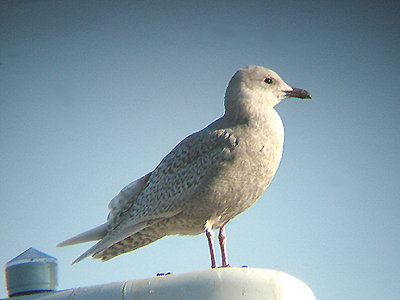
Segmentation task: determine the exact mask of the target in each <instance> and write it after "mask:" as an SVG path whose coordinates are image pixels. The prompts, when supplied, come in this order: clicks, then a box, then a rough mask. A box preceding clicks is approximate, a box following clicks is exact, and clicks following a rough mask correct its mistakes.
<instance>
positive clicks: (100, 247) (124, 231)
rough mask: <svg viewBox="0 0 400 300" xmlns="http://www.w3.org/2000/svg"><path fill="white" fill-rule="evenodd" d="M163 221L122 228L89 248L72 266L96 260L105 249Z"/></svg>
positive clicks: (145, 222)
mask: <svg viewBox="0 0 400 300" xmlns="http://www.w3.org/2000/svg"><path fill="white" fill-rule="evenodd" d="M160 220H161V219H154V220H150V221H144V222H140V223H138V224H133V225H132V224H129V225H126V226H125V227H123V228H120V229H118V230H116V231H114V232H113V234H111V235H108V236H106V237H105V238H104V239H102V240H101V241H99V242H98V243H97V244H95V245H93V246H92V247H91V248H89V249H88V250H87V251H86V252H85V253H83V254H82V255H81V256H79V257H78V258H77V259H75V260H74V261H73V262H72V264H76V263H78V262H80V261H81V260H83V259H85V258H86V257H89V256H93V257H94V258H96V254H98V253H101V252H102V251H104V250H105V249H107V248H109V247H111V246H112V245H114V244H116V243H118V242H120V241H122V240H123V239H125V238H127V237H128V236H130V235H133V234H135V233H137V232H139V231H141V230H142V229H144V228H146V227H149V226H150V225H152V224H154V223H156V222H160Z"/></svg>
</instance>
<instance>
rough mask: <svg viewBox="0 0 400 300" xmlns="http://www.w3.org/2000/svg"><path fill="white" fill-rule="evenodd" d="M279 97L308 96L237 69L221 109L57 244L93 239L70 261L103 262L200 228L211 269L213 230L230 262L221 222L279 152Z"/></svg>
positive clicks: (265, 72) (244, 200) (261, 183)
mask: <svg viewBox="0 0 400 300" xmlns="http://www.w3.org/2000/svg"><path fill="white" fill-rule="evenodd" d="M285 98H300V99H311V96H310V94H309V93H308V92H307V91H305V90H303V89H298V88H294V87H290V86H289V85H287V84H286V83H285V82H284V81H283V80H282V79H281V78H280V77H279V75H278V74H277V73H275V72H274V71H272V70H270V69H267V68H264V67H261V66H248V67H245V68H242V69H239V70H238V71H237V72H236V73H235V74H234V76H233V77H232V78H231V80H230V82H229V84H228V87H227V89H226V92H225V101H224V104H225V113H224V115H223V116H222V117H220V118H219V119H217V120H216V121H214V122H212V123H211V124H209V125H208V126H207V127H205V128H204V129H202V130H200V131H198V132H196V133H193V134H191V135H189V136H188V137H186V138H185V139H183V140H182V141H181V142H180V143H179V144H178V145H176V146H175V148H173V149H172V150H171V152H169V153H168V154H167V155H166V156H165V157H164V158H163V159H162V160H161V162H160V163H159V164H158V166H157V167H156V168H155V169H154V170H153V171H152V172H150V173H147V174H146V175H144V176H143V177H141V178H139V179H137V180H135V181H133V182H132V183H130V184H128V185H127V186H126V187H124V188H123V189H122V190H121V191H120V193H119V194H118V195H117V196H115V197H114V198H113V199H112V200H111V202H110V204H109V206H108V208H109V210H110V212H109V214H108V217H107V221H106V222H105V223H104V224H102V225H100V226H98V227H96V228H93V229H91V230H88V231H86V232H84V233H81V234H79V235H77V236H75V237H72V238H70V239H68V240H66V241H64V242H62V243H60V244H59V245H57V246H59V247H62V246H68V245H74V244H78V243H83V242H90V241H98V242H97V243H96V244H95V245H94V246H92V247H91V248H90V249H89V250H87V251H86V252H85V253H83V254H82V255H81V256H79V257H78V258H77V259H76V260H75V261H74V262H73V263H77V262H79V261H81V260H82V259H84V258H86V257H89V256H92V257H93V258H96V259H101V260H102V261H107V260H109V259H111V258H113V257H115V256H118V255H120V254H122V253H126V252H130V251H133V250H136V249H138V248H140V247H143V246H146V245H148V244H150V243H153V242H154V241H156V240H158V239H160V238H162V237H165V236H167V235H177V234H178V235H198V234H201V233H205V235H206V237H207V241H208V246H209V251H210V257H211V267H212V268H216V267H217V262H216V255H215V248H214V230H216V229H219V235H218V240H219V245H220V249H221V258H222V265H221V267H228V266H229V263H228V255H227V248H226V234H225V228H226V225H227V224H228V223H229V221H231V220H232V219H233V218H234V217H236V216H237V215H239V214H241V213H242V212H244V211H245V210H247V209H248V208H249V207H250V206H252V205H253V204H254V203H255V202H256V201H257V200H258V199H259V198H260V197H261V195H262V194H263V193H264V191H265V190H266V189H267V187H268V185H269V184H270V182H271V180H272V179H273V177H274V175H275V173H276V171H277V169H278V166H279V163H280V161H281V157H282V151H283V142H284V127H283V123H282V120H281V118H280V116H279V114H278V113H277V112H276V110H275V109H274V107H275V106H276V105H277V104H278V103H280V102H281V101H282V100H283V99H285Z"/></svg>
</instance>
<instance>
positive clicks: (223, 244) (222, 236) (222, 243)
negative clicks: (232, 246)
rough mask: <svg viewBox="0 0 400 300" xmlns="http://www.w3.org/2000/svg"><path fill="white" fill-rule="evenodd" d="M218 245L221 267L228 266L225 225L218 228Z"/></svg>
mask: <svg viewBox="0 0 400 300" xmlns="http://www.w3.org/2000/svg"><path fill="white" fill-rule="evenodd" d="M218 239H219V246H220V247H221V256H222V267H230V266H229V263H228V252H227V251H226V234H225V226H222V227H221V228H220V229H219V235H218Z"/></svg>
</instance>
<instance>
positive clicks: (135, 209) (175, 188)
mask: <svg viewBox="0 0 400 300" xmlns="http://www.w3.org/2000/svg"><path fill="white" fill-rule="evenodd" d="M236 146H237V140H236V138H235V137H234V136H233V135H232V134H231V133H229V132H228V131H227V130H214V131H212V130H202V131H200V132H197V133H194V134H192V135H190V136H188V137H187V138H185V139H184V140H183V141H182V142H180V143H179V144H178V145H177V146H176V147H175V148H174V149H172V151H171V152H170V153H168V154H167V155H166V157H165V158H164V159H163V160H162V161H161V162H160V164H159V165H158V166H157V167H156V168H155V170H154V171H153V172H151V173H149V174H147V175H145V176H143V177H142V178H140V179H138V180H136V181H135V182H133V183H131V184H129V185H128V186H127V187H125V188H124V189H123V190H122V191H121V192H120V194H118V195H117V196H116V197H115V198H114V199H113V200H112V201H111V202H110V205H109V207H110V214H109V216H108V222H107V223H108V234H107V235H106V236H105V237H104V238H103V239H102V240H101V241H99V242H98V243H97V244H96V245H94V246H93V247H92V248H90V249H89V250H88V251H86V252H85V253H84V254H82V255H81V256H80V257H79V258H78V259H77V260H75V262H74V263H76V262H79V261H81V260H82V259H84V258H86V257H88V256H90V255H93V256H96V255H98V254H100V252H102V251H104V250H106V249H107V248H109V247H111V246H112V245H114V244H116V243H118V242H120V241H122V240H123V239H125V238H127V237H129V236H131V235H133V234H135V233H137V232H139V231H140V230H142V229H144V228H147V227H149V226H151V225H152V224H154V223H157V222H159V221H161V220H162V219H164V218H169V217H172V216H174V215H176V214H178V213H180V212H181V209H182V205H183V203H184V200H185V199H187V198H188V197H190V196H191V195H192V193H194V191H195V190H196V188H197V187H198V186H199V185H200V184H201V183H202V179H203V178H204V177H205V176H207V175H208V174H209V173H210V171H212V170H213V169H215V168H216V166H218V164H219V163H221V162H222V161H224V160H230V159H231V158H232V157H233V155H234V154H233V152H234V149H235V147H236Z"/></svg>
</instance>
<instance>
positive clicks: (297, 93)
mask: <svg viewBox="0 0 400 300" xmlns="http://www.w3.org/2000/svg"><path fill="white" fill-rule="evenodd" d="M285 96H286V98H300V99H311V95H310V93H309V92H307V91H306V90H302V89H298V88H295V87H294V88H292V90H291V91H285Z"/></svg>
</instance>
